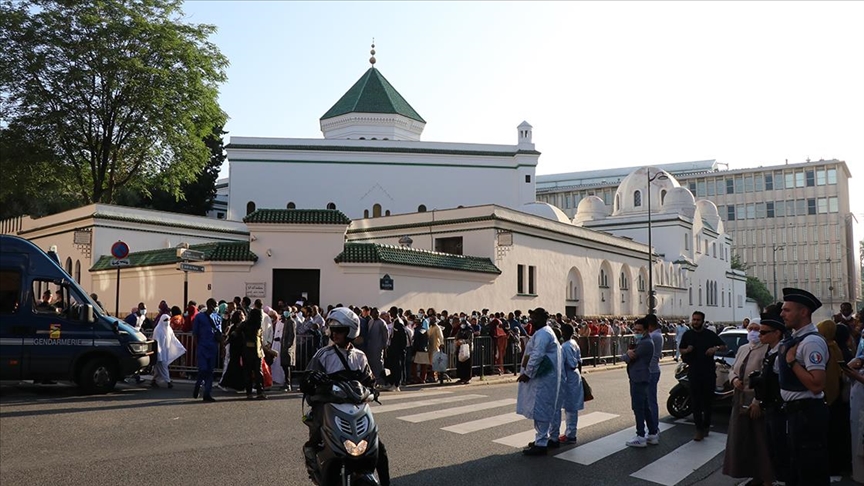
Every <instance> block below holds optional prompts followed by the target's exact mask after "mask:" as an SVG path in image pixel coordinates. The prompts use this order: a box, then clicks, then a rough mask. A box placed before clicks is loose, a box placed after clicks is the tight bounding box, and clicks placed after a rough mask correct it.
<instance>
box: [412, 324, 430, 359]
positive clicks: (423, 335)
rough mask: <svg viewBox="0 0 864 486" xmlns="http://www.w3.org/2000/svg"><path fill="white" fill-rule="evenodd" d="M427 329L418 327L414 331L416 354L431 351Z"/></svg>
mask: <svg viewBox="0 0 864 486" xmlns="http://www.w3.org/2000/svg"><path fill="white" fill-rule="evenodd" d="M427 332H428V331H426V330H425V329H423V328H421V327H418V328H417V329H415V330H414V345H413V349H414V352H415V353H426V352H428V351H429V336H428V335H427Z"/></svg>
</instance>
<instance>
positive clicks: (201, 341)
mask: <svg viewBox="0 0 864 486" xmlns="http://www.w3.org/2000/svg"><path fill="white" fill-rule="evenodd" d="M210 319H213V324H214V325H215V326H216V329H218V330H219V332H222V318H221V317H219V314H218V313H217V312H213V314H210ZM210 319H208V318H207V311H204V312H199V313H198V314H196V315H195V318H194V319H192V335H193V336H195V340H196V341H197V342H198V349H199V350H202V349H203V350H208V351H211V350H212V351H217V350H218V349H219V343H217V342H216V333H215V330H214V329H213V325H211V324H210Z"/></svg>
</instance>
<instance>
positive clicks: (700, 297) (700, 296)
mask: <svg viewBox="0 0 864 486" xmlns="http://www.w3.org/2000/svg"><path fill="white" fill-rule="evenodd" d="M699 305H702V287H699Z"/></svg>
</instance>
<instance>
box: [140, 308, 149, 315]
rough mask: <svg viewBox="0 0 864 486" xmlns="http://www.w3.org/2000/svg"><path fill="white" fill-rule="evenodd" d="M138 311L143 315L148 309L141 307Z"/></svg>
mask: <svg viewBox="0 0 864 486" xmlns="http://www.w3.org/2000/svg"><path fill="white" fill-rule="evenodd" d="M138 313H139V314H141V315H142V316H143V315H145V314H147V309H141V310H139V311H138Z"/></svg>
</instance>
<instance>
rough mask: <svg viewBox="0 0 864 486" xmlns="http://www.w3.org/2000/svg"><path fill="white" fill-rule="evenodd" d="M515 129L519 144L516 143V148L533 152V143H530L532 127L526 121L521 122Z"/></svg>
mask: <svg viewBox="0 0 864 486" xmlns="http://www.w3.org/2000/svg"><path fill="white" fill-rule="evenodd" d="M516 128H517V129H518V130H519V139H518V140H519V143H517V147H519V148H520V149H525V150H534V143H533V142H531V129H532V128H534V127H532V126H531V124H529V123H528V122H527V121H523V122H522V123H520V124H519V126H518V127H516Z"/></svg>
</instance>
